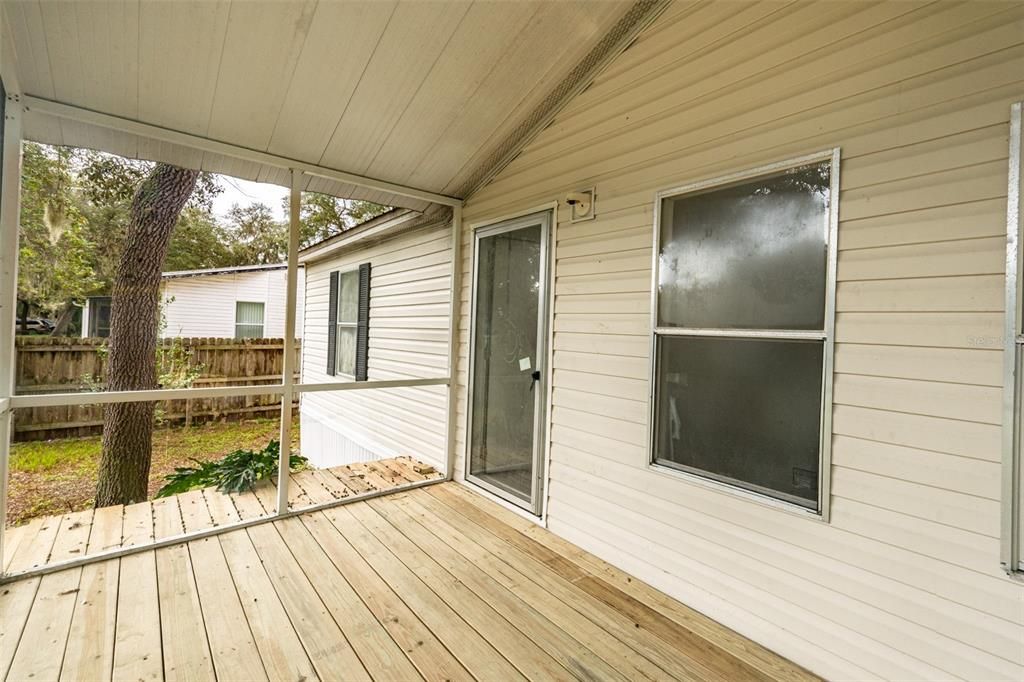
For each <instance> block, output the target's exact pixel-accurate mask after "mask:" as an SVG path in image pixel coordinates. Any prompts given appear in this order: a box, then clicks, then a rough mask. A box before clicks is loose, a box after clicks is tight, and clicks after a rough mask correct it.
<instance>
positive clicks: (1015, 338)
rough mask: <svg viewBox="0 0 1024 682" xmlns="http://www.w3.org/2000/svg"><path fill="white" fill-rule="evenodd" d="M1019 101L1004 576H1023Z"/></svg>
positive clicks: (1010, 256) (1010, 271)
mask: <svg viewBox="0 0 1024 682" xmlns="http://www.w3.org/2000/svg"><path fill="white" fill-rule="evenodd" d="M1022 107H1024V102H1017V103H1016V104H1014V105H1013V106H1012V107H1010V149H1009V157H1010V162H1009V172H1008V184H1007V198H1006V319H1005V323H1006V329H1005V347H1004V353H1003V380H1004V384H1003V390H1004V391H1005V392H1006V393H1005V398H1004V400H1003V405H1004V409H1005V410H1006V412H1005V413H1004V415H1003V486H1002V522H1001V526H1002V532H1001V536H1002V543H1001V552H1000V555H1001V556H1000V560H1001V563H1002V565H1003V569H1004V570H1006V571H1007V572H1008V573H1019V572H1024V556H1022V554H1024V552H1022V547H1024V499H1022V495H1024V493H1022V490H1024V466H1022V464H1024V462H1022V459H1024V458H1022V456H1021V452H1022V449H1024V448H1022V441H1021V438H1022V428H1021V426H1022V424H1024V420H1022V389H1024V380H1022V374H1024V364H1022V361H1024V314H1022V301H1024V296H1022V286H1024V270H1022V267H1021V262H1022V259H1024V249H1022V248H1021V233H1022V231H1024V224H1022V216H1021V196H1024V171H1022V167H1021V166H1022V162H1021V157H1022V156H1024V139H1022V138H1024V135H1022V132H1021V127H1022V126H1021V109H1022Z"/></svg>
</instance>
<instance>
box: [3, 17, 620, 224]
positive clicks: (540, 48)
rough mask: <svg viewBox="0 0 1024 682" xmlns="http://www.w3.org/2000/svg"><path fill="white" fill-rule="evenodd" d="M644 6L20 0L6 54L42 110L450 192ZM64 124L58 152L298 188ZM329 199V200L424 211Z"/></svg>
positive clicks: (37, 125) (226, 164)
mask: <svg viewBox="0 0 1024 682" xmlns="http://www.w3.org/2000/svg"><path fill="white" fill-rule="evenodd" d="M630 4H631V3H630V2H629V1H628V0H607V1H605V0H580V1H577V2H568V1H565V2H549V1H547V0H523V1H522V2H491V1H489V0H476V1H475V2H474V1H473V0H444V1H431V0H380V1H375V0H352V1H345V2H341V1H333V0H319V2H317V1H316V0H234V2H227V1H220V2H215V1H213V0H174V1H171V2H164V1H162V0H88V1H82V2H72V1H70V0H4V1H3V3H2V5H3V9H2V16H3V20H4V22H5V24H6V26H5V35H10V36H12V38H13V40H12V45H11V46H10V48H5V51H4V54H7V55H9V54H10V53H11V52H13V54H14V58H15V62H16V64H15V69H14V72H15V73H16V74H17V78H18V81H19V85H20V87H21V91H22V92H23V93H25V94H28V95H35V96H38V97H42V98H45V99H52V100H57V101H58V102H64V103H67V104H71V105H74V106H77V107H82V108H86V109H92V110H95V111H99V112H102V113H108V114H112V115H114V116H120V117H123V118H128V119H133V120H138V121H141V122H144V123H149V124H153V125H157V126H161V127H164V128H169V129H172V130H177V131H181V132H185V133H189V134H192V135H198V136H201V137H207V138H211V139H215V140H220V141H223V142H227V143H231V144H235V145H239V146H242V147H247V148H250V149H256V150H265V151H269V152H270V153H272V154H276V155H279V156H282V157H286V158H289V159H296V160H299V161H302V162H305V163H311V164H319V165H322V166H325V167H328V168H334V169H337V170H341V171H345V172H349V173H356V174H362V175H369V176H371V177H375V178H378V179H380V180H384V181H388V182H395V183H399V184H407V185H410V186H413V187H418V188H422V189H425V190H429V191H434V192H440V191H444V190H447V191H449V192H450V191H453V189H452V188H455V187H458V186H459V185H460V182H461V179H464V178H465V177H466V176H467V174H469V173H470V172H475V171H476V170H477V169H478V168H479V166H480V164H481V163H483V162H484V160H486V159H488V157H489V156H490V155H491V153H492V152H493V151H494V149H496V148H497V146H498V144H499V143H500V142H501V141H502V140H504V139H505V138H507V137H508V135H509V134H510V133H511V132H512V131H513V130H514V129H515V128H516V126H518V125H519V124H520V123H522V122H523V121H524V120H525V119H526V117H527V115H528V114H529V113H530V112H531V111H533V110H534V109H535V108H536V106H537V105H538V104H539V103H540V102H541V101H542V100H543V99H544V98H545V97H546V96H547V95H548V94H549V93H550V92H551V91H552V89H553V88H554V87H555V86H556V85H557V84H558V83H559V82H560V81H561V80H562V79H563V78H564V77H565V76H566V75H567V74H568V73H569V72H570V71H571V70H572V69H573V68H574V67H575V66H576V64H577V63H578V62H579V60H580V59H581V58H582V57H583V55H585V54H586V53H587V52H588V51H589V50H590V49H591V48H592V47H593V46H594V45H595V44H596V43H597V41H598V40H599V39H600V38H601V37H602V35H604V34H605V33H606V32H607V31H608V29H609V28H610V27H611V26H612V25H613V24H614V22H615V21H616V20H617V19H618V18H619V17H620V16H622V15H623V14H624V12H625V11H626V9H628V7H630ZM3 69H4V70H5V71H7V72H9V71H10V70H9V69H8V68H7V66H6V65H4V66H3ZM30 116H35V114H33V113H32V112H30ZM57 121H59V120H58V119H54V118H52V117H49V116H44V115H39V117H38V118H37V119H36V120H33V121H32V122H31V124H28V125H27V127H26V130H27V131H31V133H30V135H31V136H34V139H38V140H40V141H44V142H54V143H64V144H71V145H77V146H90V147H96V148H101V149H105V150H107V151H113V152H116V153H120V154H125V155H129V156H138V157H140V158H149V159H152V160H161V161H168V162H175V160H178V162H180V163H191V164H201V167H202V168H204V169H205V170H211V171H216V172H222V173H230V174H237V175H239V177H245V178H247V179H265V180H269V181H272V182H278V183H287V174H286V173H284V174H283V173H282V171H281V170H280V169H279V168H277V167H276V166H259V165H257V164H253V163H239V162H235V161H231V160H230V159H228V158H227V157H224V156H222V155H219V154H214V155H211V154H201V153H196V152H186V151H185V150H184V148H182V147H179V146H175V145H166V144H161V143H158V142H154V141H152V140H144V139H140V138H137V137H136V136H134V135H125V134H121V133H116V132H111V131H104V130H103V129H101V128H98V127H97V126H95V125H85V124H82V123H75V124H71V123H68V122H66V121H62V120H60V121H59V122H57ZM325 183H326V184H325V186H324V187H323V188H322V190H323V191H331V192H334V191H341V190H342V189H344V190H345V191H346V192H350V196H352V197H353V198H361V197H365V198H369V197H370V195H371V194H372V196H373V198H374V199H375V200H378V201H386V202H388V203H393V204H395V205H401V206H407V207H410V208H417V207H420V208H422V206H423V204H422V202H417V201H410V200H404V199H397V198H396V197H394V196H389V195H385V194H381V193H379V192H374V193H368V192H367V191H366V190H354V189H352V188H351V187H348V186H342V185H339V184H338V183H331V182H327V181H325ZM327 187H330V188H332V189H330V190H328V189H327ZM357 195H358V196H357Z"/></svg>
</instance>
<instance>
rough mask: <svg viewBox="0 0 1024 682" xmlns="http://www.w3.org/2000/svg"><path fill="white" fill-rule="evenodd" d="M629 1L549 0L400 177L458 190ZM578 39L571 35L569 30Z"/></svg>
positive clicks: (408, 182)
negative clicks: (579, 0)
mask: <svg viewBox="0 0 1024 682" xmlns="http://www.w3.org/2000/svg"><path fill="white" fill-rule="evenodd" d="M628 5H629V3H623V2H597V1H595V0H585V1H583V2H553V3H544V4H543V7H542V8H541V10H540V11H539V12H537V13H536V14H535V15H534V16H533V18H532V19H531V21H530V23H529V24H528V25H527V26H526V28H525V29H524V30H523V31H521V33H520V36H521V38H520V39H519V40H517V41H516V42H515V44H514V46H513V48H512V49H511V50H510V51H509V52H508V53H507V54H506V55H504V56H503V57H502V59H501V61H500V62H499V63H498V65H497V67H496V68H495V69H494V70H493V71H492V72H491V73H490V74H488V77H487V78H486V80H485V81H484V83H483V84H482V85H481V87H480V89H479V90H478V91H477V92H475V93H474V94H473V95H472V96H471V97H469V98H468V101H466V102H465V103H464V105H463V106H462V108H461V110H460V111H459V112H458V113H457V114H456V116H455V117H453V120H452V121H451V124H450V125H449V126H448V128H447V129H446V130H445V131H444V132H443V133H442V134H440V135H438V136H436V137H434V138H433V139H432V140H431V143H432V144H431V148H430V149H429V150H428V151H427V152H426V153H425V154H423V155H422V157H421V159H420V161H419V163H418V164H417V166H416V167H415V168H414V169H413V170H412V172H411V173H409V174H405V175H402V176H401V177H402V180H401V182H404V183H406V184H412V185H414V186H417V187H432V188H435V191H446V192H451V191H454V188H456V187H460V186H461V185H462V184H463V183H464V181H465V178H466V175H468V174H469V173H470V172H472V171H473V170H475V169H476V167H477V165H478V164H479V163H481V162H482V161H483V160H484V159H485V158H486V157H487V155H488V154H489V153H490V152H491V151H492V150H493V148H494V147H495V146H497V144H498V143H499V142H500V141H501V140H503V139H504V138H505V137H506V136H507V135H509V134H511V132H512V130H513V129H514V128H515V127H516V125H518V124H519V122H520V121H521V120H522V119H523V118H524V117H525V116H526V115H527V114H528V112H530V111H532V110H533V109H534V107H536V106H537V105H538V104H540V101H541V100H542V99H543V98H544V97H545V96H546V95H547V94H548V92H549V91H550V90H551V89H552V88H553V87H554V86H555V85H556V84H557V83H558V82H559V81H561V79H562V78H564V77H565V76H566V74H568V72H569V71H570V70H571V69H572V68H573V67H574V66H575V65H576V64H577V63H578V61H579V60H580V59H582V58H583V55H584V54H586V52H587V51H589V50H590V48H591V47H593V45H594V43H595V42H596V41H597V40H599V39H600V37H601V36H602V35H603V34H604V33H605V32H606V31H607V30H608V29H609V28H610V26H611V25H612V24H613V23H614V21H615V20H616V19H617V18H618V16H619V15H620V14H621V13H622V11H623V10H624V9H625V8H626V7H628ZM570 34H571V35H574V36H576V39H574V40H568V39H567V35H570Z"/></svg>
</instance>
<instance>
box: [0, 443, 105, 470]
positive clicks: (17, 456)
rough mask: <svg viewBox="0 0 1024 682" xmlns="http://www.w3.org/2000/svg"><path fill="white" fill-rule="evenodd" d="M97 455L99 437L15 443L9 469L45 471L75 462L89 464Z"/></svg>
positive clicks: (71, 464) (96, 458) (98, 454)
mask: <svg viewBox="0 0 1024 682" xmlns="http://www.w3.org/2000/svg"><path fill="white" fill-rule="evenodd" d="M99 456H100V439H99V438H72V439H68V440H54V441H34V442H30V443H15V444H14V445H13V446H11V470H12V471H23V472H26V473H38V472H45V471H50V470H52V469H58V468H64V467H68V466H73V465H75V464H82V463H85V464H89V463H91V462H93V461H95V460H98V458H99Z"/></svg>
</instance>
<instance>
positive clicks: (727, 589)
mask: <svg viewBox="0 0 1024 682" xmlns="http://www.w3.org/2000/svg"><path fill="white" fill-rule="evenodd" d="M1022 98H1024V5H1021V4H1019V3H1017V4H998V3H963V4H949V3H931V4H929V3H923V2H919V3H911V2H892V3H851V2H843V3H813V4H812V3H756V4H755V3H750V4H742V5H741V4H737V3H733V2H722V3H697V4H693V3H685V2H679V3H676V4H675V5H673V6H671V7H670V8H669V9H668V10H667V12H666V13H665V14H663V15H662V16H661V17H660V18H659V19H658V21H657V22H656V23H655V24H654V25H653V26H652V27H651V28H650V29H648V30H647V31H646V32H645V34H644V35H643V36H642V37H641V38H640V39H639V40H638V41H637V42H636V43H635V44H634V45H633V46H632V47H631V48H630V49H629V50H628V51H627V52H626V53H624V54H623V55H622V56H620V57H619V58H618V59H617V60H616V61H615V62H614V63H613V64H612V65H611V66H610V67H609V68H608V69H607V70H606V71H605V72H604V73H603V74H602V75H601V76H600V77H599V78H598V79H597V81H596V82H595V83H594V84H593V85H592V86H591V87H590V88H589V89H588V90H586V91H585V92H584V93H582V94H581V95H579V96H578V97H577V98H576V99H575V100H573V102H571V103H570V104H569V106H568V107H567V108H566V109H565V110H563V111H562V112H561V113H560V115H559V116H558V117H557V118H556V120H555V121H554V122H553V123H552V124H551V125H550V126H549V127H548V128H547V129H546V130H544V131H543V132H542V133H541V134H540V135H539V136H538V138H537V139H536V140H535V141H533V142H532V143H531V144H530V145H529V146H528V147H527V149H526V150H525V151H524V152H523V153H522V154H520V156H519V157H518V158H517V159H516V160H515V161H514V162H513V163H512V164H511V165H510V166H509V167H507V168H506V169H505V170H504V171H503V172H502V173H501V174H500V175H499V176H498V177H497V178H496V179H495V180H494V181H492V182H491V183H490V184H489V185H488V186H487V187H486V188H484V189H483V190H482V191H480V192H478V193H477V194H475V195H474V196H473V197H471V198H470V200H469V201H468V202H467V206H466V224H467V230H466V232H465V235H464V245H463V253H464V254H465V259H464V261H463V272H464V279H463V282H464V286H463V290H462V300H463V307H462V311H463V313H462V314H463V317H462V320H463V322H462V325H461V353H460V361H459V365H458V370H459V372H458V376H459V382H460V385H461V386H462V387H463V390H462V391H461V398H460V400H459V404H458V409H459V421H458V423H459V426H460V428H459V435H458V444H457V453H458V456H459V462H458V463H457V466H456V471H457V472H458V474H459V475H460V476H461V473H462V471H463V467H464V464H463V454H464V452H465V446H466V444H465V423H466V419H465V414H466V391H465V386H466V381H467V372H466V370H467V366H468V363H467V359H466V358H467V354H466V349H467V342H468V332H467V330H468V328H469V309H468V308H469V305H468V302H469V291H470V279H471V276H470V266H471V263H470V257H471V256H470V254H471V248H470V245H471V232H470V229H471V226H472V225H473V224H479V223H481V222H486V221H488V220H493V219H497V218H498V217H502V216H509V215H514V214H519V213H525V212H527V211H528V210H530V209H534V208H536V207H538V206H542V205H545V204H550V203H551V202H553V201H556V200H561V199H562V198H564V196H565V194H566V193H567V192H568V191H572V190H576V189H580V188H586V187H590V186H596V188H597V197H598V198H597V204H596V209H597V214H598V218H597V219H596V220H594V221H589V222H582V223H577V224H570V223H569V222H568V213H567V210H565V208H564V207H563V208H561V209H560V210H559V211H558V216H557V217H558V226H557V230H556V239H555V241H556V246H555V252H554V258H555V273H554V275H555V287H554V296H555V298H554V320H553V375H552V382H553V383H552V385H553V389H552V390H553V400H552V421H551V425H550V468H549V472H548V473H549V487H548V500H547V504H548V506H547V519H546V520H547V523H548V525H549V527H550V528H551V530H553V531H554V532H556V533H558V534H560V535H562V536H564V537H565V538H567V539H569V540H571V541H572V542H575V543H577V544H579V545H580V546H582V547H583V548H585V549H587V550H589V551H591V552H594V553H595V554H597V555H599V556H601V557H603V558H604V559H606V560H608V561H610V562H611V563H613V564H615V565H617V566H619V567H620V568H622V569H624V570H626V571H628V572H630V573H632V574H634V575H636V576H638V577H639V578H641V579H643V580H645V581H647V582H649V583H651V584H653V585H654V586H656V587H658V588H660V589H662V590H664V591H666V592H668V593H669V594H671V595H673V596H675V597H677V598H679V599H680V600H682V601H683V602H686V603H687V604H690V605H691V606H694V607H696V608H698V609H700V610H701V611H703V612H705V613H707V614H708V615H710V616H711V617H713V618H716V619H717V620H719V621H721V622H723V623H724V624H726V625H728V626H730V627H732V628H734V629H736V630H738V631H739V632H741V633H743V634H746V635H748V636H750V637H752V638H754V639H756V640H758V641H759V642H762V643H764V644H765V645H767V646H769V647H771V648H773V649H774V650H776V651H778V652H779V653H781V654H783V655H785V656H788V657H789V658H791V659H793V660H794V661H796V662H798V663H800V664H803V665H805V666H807V667H808V668H810V669H811V670H813V671H815V672H817V673H819V674H822V675H825V676H828V677H831V678H836V679H841V678H846V679H849V678H857V679H871V678H903V679H907V678H932V679H937V678H966V679H1018V680H1019V679H1022V678H1024V584H1022V583H1020V582H1014V581H1012V580H1010V579H1009V578H1007V577H1006V576H1005V575H1004V574H1003V573H1002V572H1001V570H1000V567H999V494H1000V488H999V486H1000V465H999V461H1000V456H1001V454H1000V400H1001V395H1002V385H1001V384H1002V379H1001V362H1002V357H1001V347H1002V337H1001V334H1002V331H1001V330H1002V323H1003V312H1002V308H1003V276H1004V272H1003V270H1004V258H1005V256H1004V254H1005V232H1006V220H1005V211H1006V184H1007V136H1008V120H1009V110H1010V104H1011V102H1013V101H1015V100H1020V99H1022ZM834 146H839V147H841V148H842V164H841V168H842V172H841V191H840V199H839V202H840V203H839V210H840V228H839V249H840V253H839V264H838V272H837V274H838V280H839V284H838V291H837V308H838V313H837V319H836V341H837V343H836V354H835V371H836V373H835V399H834V409H833V416H834V424H833V467H832V471H831V476H832V486H833V488H832V497H831V500H830V503H831V515H832V516H831V522H830V523H827V524H826V523H823V522H821V521H818V520H814V519H811V518H806V517H801V516H799V515H796V514H791V513H788V512H787V511H784V510H778V509H774V508H769V507H766V506H764V505H762V504H759V503H756V502H752V501H748V500H745V499H742V498H740V497H738V496H736V495H733V494H729V493H726V492H720V491H715V490H709V489H707V488H705V487H702V486H699V485H695V484H693V483H691V482H688V481H686V480H683V479H681V478H679V477H678V476H674V475H671V474H666V473H660V472H658V471H656V470H652V469H650V468H649V467H648V466H647V461H648V445H647V439H648V426H647V415H648V403H647V400H648V390H649V385H648V384H649V380H648V376H649V371H650V368H649V350H650V319H649V317H650V314H649V310H650V296H651V292H650V281H651V273H650V267H651V256H652V253H651V248H652V247H651V242H652V222H653V198H654V193H655V192H656V191H657V190H659V189H664V188H669V187H673V186H679V185H682V184H685V183H688V182H693V181H696V180H701V179H707V178H712V177H715V176H718V175H722V174H724V173H728V172H732V171H737V170H743V169H747V168H751V167H756V166H759V165H764V164H766V163H771V162H775V161H781V160H785V159H787V158H791V157H795V156H799V155H802V154H806V153H810V152H816V151H820V150H823V149H827V148H831V147H834Z"/></svg>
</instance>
